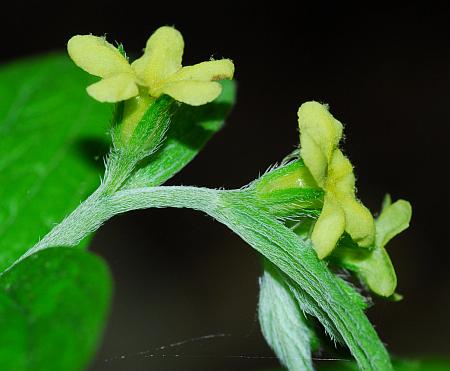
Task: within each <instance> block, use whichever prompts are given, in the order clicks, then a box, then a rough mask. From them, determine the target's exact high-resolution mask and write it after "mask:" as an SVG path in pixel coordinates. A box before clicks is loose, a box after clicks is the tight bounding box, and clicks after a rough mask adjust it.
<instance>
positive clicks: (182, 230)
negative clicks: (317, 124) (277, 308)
mask: <svg viewBox="0 0 450 371" xmlns="http://www.w3.org/2000/svg"><path fill="white" fill-rule="evenodd" d="M244 3H245V2H244V1H242V2H241V3H240V4H233V3H231V2H229V3H228V2H209V3H205V4H195V5H187V4H186V3H184V5H179V4H177V3H174V2H168V1H166V2H164V1H160V2H151V1H148V2H146V4H140V3H139V2H131V1H123V2H121V3H120V5H116V6H115V5H112V4H110V3H106V2H105V3H101V2H94V1H92V2H90V3H87V2H85V3H83V2H77V3H73V4H66V3H60V4H57V5H50V4H46V3H42V2H39V3H38V2H36V3H33V2H29V3H20V4H17V5H16V6H15V7H14V9H13V8H11V9H8V10H6V9H3V10H2V21H1V24H0V27H1V34H2V39H1V46H0V49H1V51H0V53H1V62H7V61H10V60H13V59H15V58H18V57H22V56H29V55H34V54H37V53H42V52H46V51H50V50H55V49H63V48H64V46H65V43H66V42H67V40H68V39H69V38H70V37H71V36H72V35H74V34H85V33H93V34H96V35H102V34H106V35H107V37H108V39H109V40H110V41H114V40H117V41H120V42H122V43H123V44H124V45H125V47H126V49H127V50H128V51H129V52H134V53H139V51H140V50H141V48H142V47H143V46H144V45H145V41H146V39H147V37H148V36H149V35H150V34H151V33H152V32H153V31H154V30H155V29H156V28H157V27H159V26H160V25H165V24H167V25H175V26H176V27H177V28H178V29H179V30H180V31H181V32H182V33H183V35H184V38H185V42H186V49H185V58H184V62H185V64H186V65H187V64H192V63H196V62H200V61H203V60H206V59H208V58H209V57H210V56H214V57H216V58H220V57H229V58H232V59H233V60H234V62H235V64H236V80H237V81H238V83H239V91H238V103H237V105H236V108H235V110H234V111H233V113H232V115H231V116H230V118H229V120H228V123H227V126H226V127H225V129H224V130H223V131H222V132H221V133H219V134H218V135H217V136H216V137H215V138H214V139H213V140H212V141H211V142H210V143H209V144H208V146H207V148H206V149H205V150H204V151H203V152H202V153H201V154H200V155H199V156H198V158H197V159H196V160H195V161H194V162H193V163H192V164H190V165H189V166H188V167H187V168H186V169H184V170H183V171H182V172H181V173H180V174H178V175H177V176H176V177H175V178H173V179H172V180H171V181H170V183H171V184H184V185H197V186H208V187H225V188H235V187H240V186H242V185H244V184H246V183H247V182H249V181H251V180H252V179H254V178H255V177H257V176H258V174H259V173H261V172H263V171H264V170H265V169H266V168H267V167H269V166H270V165H271V164H273V163H275V162H277V161H279V160H281V159H282V158H283V156H284V155H286V154H287V153H289V152H290V151H291V150H292V149H293V148H294V147H295V146H296V145H297V144H298V134H297V129H296V128H297V123H296V112H297V108H298V106H299V105H300V104H301V103H302V102H304V101H306V100H311V99H315V100H319V101H322V102H327V103H329V104H330V106H331V111H332V113H333V114H334V115H335V116H336V117H337V118H339V119H340V120H341V121H343V122H344V123H345V124H346V136H347V140H346V142H345V147H344V148H345V152H346V153H347V154H348V155H349V156H350V158H351V159H352V162H353V163H354V165H355V167H356V171H357V175H358V190H359V196H360V198H361V199H362V200H363V201H364V202H365V203H366V204H367V205H368V206H369V207H370V208H371V210H372V211H374V212H375V211H377V210H378V208H379V204H380V202H381V200H382V197H383V195H384V194H385V193H386V192H390V193H391V195H392V196H393V198H394V199H396V198H405V199H407V200H409V201H411V203H412V205H413V212H414V214H413V221H412V225H411V228H410V229H409V230H408V231H407V232H406V233H404V234H402V235H401V236H400V237H397V238H396V239H395V240H394V241H393V242H391V244H390V246H389V251H390V253H391V256H392V258H393V261H394V263H395V265H396V267H397V274H398V276H399V288H398V289H399V292H400V293H402V294H403V295H404V296H405V299H404V300H403V301H402V302H400V303H385V302H382V301H377V303H376V306H375V307H374V308H372V309H370V310H369V316H370V317H371V319H372V320H373V321H374V323H375V324H376V327H377V330H378V331H379V333H380V336H381V337H382V339H383V340H384V341H385V342H386V343H387V345H388V347H389V350H390V351H391V352H392V353H393V354H396V355H399V356H412V357H418V356H422V355H438V356H446V355H450V322H449V321H448V315H449V311H450V295H449V291H450V275H449V274H448V260H449V257H450V254H449V246H448V235H449V232H448V231H449V227H448V220H447V216H448V207H449V203H448V200H447V199H448V188H449V185H448V172H449V170H448V160H449V148H448V147H449V145H450V143H449V133H450V129H449V124H450V117H449V116H450V114H449V109H448V105H449V104H448V98H449V83H450V70H449V69H450V58H449V57H450V48H449V35H450V33H449V20H450V11H449V9H448V8H447V6H446V5H442V4H444V3H442V4H439V3H433V4H431V3H427V5H421V6H417V5H411V4H410V5H407V6H404V7H397V8H392V6H389V7H382V6H370V5H366V6H365V7H353V6H349V5H348V6H344V7H343V6H342V5H332V4H327V3H324V2H315V3H314V4H312V3H310V2H308V3H302V2H299V3H298V4H297V6H296V7H295V8H294V6H292V5H291V6H287V5H286V4H285V3H283V2H281V1H280V2H274V3H271V4H276V5H263V3H262V2H261V3H259V4H255V5H250V4H248V5H243V4H244ZM424 4H425V3H424ZM2 6H3V5H2ZM55 78H56V77H55ZM92 248H93V250H94V251H95V252H96V253H98V254H100V255H102V256H103V257H105V259H106V260H107V261H108V263H109V264H110V266H111V269H112V272H113V274H114V278H115V298H114V305H113V308H112V312H111V316H110V319H109V323H108V327H107V330H106V333H105V338H104V342H103V345H102V347H101V349H100V351H99V354H98V356H97V359H96V361H95V362H94V364H93V367H92V370H230V369H235V370H261V369H264V368H265V367H271V366H275V365H276V360H274V359H272V358H270V357H271V353H270V350H269V349H268V348H267V347H266V345H265V344H264V342H263V341H262V339H261V335H260V333H259V329H258V324H257V322H256V317H255V316H256V301H257V292H258V274H259V272H260V267H259V261H258V256H257V254H256V253H255V252H253V251H252V250H251V248H250V247H248V246H247V245H246V244H245V243H243V242H242V241H241V240H239V238H237V237H236V236H234V235H233V234H232V233H231V232H230V231H228V230H227V229H226V228H225V227H223V226H221V225H219V224H218V223H216V222H213V221H212V220H211V219H210V218H208V217H205V216H203V215H201V214H199V213H195V212H193V211H190V210H147V211H140V212H134V213H129V214H127V215H124V216H120V217H116V218H114V219H113V220H111V221H110V222H108V223H107V224H106V225H105V226H104V227H103V228H101V230H100V231H99V232H98V233H97V235H96V237H95V239H94V243H93V245H92ZM211 334H225V335H226V336H217V337H212V338H208V339H204V340H199V341H192V342H188V343H187V344H183V345H179V346H173V347H169V348H166V349H160V350H158V349H157V348H159V347H161V346H164V345H168V344H172V343H177V342H179V341H184V340H187V341H189V340H190V339H194V338H196V337H201V336H205V335H211ZM68 336H70V334H68ZM141 352H143V353H141ZM151 354H153V355H154V356H153V357H150V355H151ZM176 354H178V355H180V357H175V356H174V355H176ZM164 355H165V356H164ZM121 356H124V357H122V358H121ZM235 356H239V357H235ZM324 356H328V354H325V355H324ZM267 357H268V358H267ZM321 362H329V361H321Z"/></svg>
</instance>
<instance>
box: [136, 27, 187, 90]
mask: <svg viewBox="0 0 450 371" xmlns="http://www.w3.org/2000/svg"><path fill="white" fill-rule="evenodd" d="M183 49H184V41H183V36H182V35H181V33H180V32H178V31H177V30H176V29H175V28H173V27H167V26H164V27H160V28H158V29H157V30H156V31H155V32H154V33H153V34H152V36H150V38H149V39H148V41H147V46H146V48H145V52H144V55H143V56H142V57H141V58H139V59H137V60H135V61H134V62H133V63H132V64H131V66H132V68H133V69H134V71H135V72H136V74H137V76H138V78H139V79H140V80H142V83H143V85H145V86H148V87H156V86H157V85H158V84H160V83H161V82H162V81H164V80H166V79H167V78H168V77H169V76H170V75H172V74H174V73H175V72H177V71H178V70H179V69H180V68H181V59H182V57H183Z"/></svg>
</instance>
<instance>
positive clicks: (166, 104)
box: [113, 95, 177, 153]
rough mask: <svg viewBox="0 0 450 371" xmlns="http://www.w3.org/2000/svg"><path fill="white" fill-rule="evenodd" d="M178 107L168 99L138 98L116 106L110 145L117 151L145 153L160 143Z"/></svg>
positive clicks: (166, 96) (146, 96)
mask: <svg viewBox="0 0 450 371" xmlns="http://www.w3.org/2000/svg"><path fill="white" fill-rule="evenodd" d="M176 106H177V104H176V102H175V101H174V100H173V99H172V98H171V97H169V96H168V95H162V96H161V97H159V98H156V99H155V98H152V97H150V96H148V95H138V96H136V97H134V98H131V99H129V100H127V101H125V102H121V103H118V104H117V105H116V113H115V117H114V120H113V142H114V146H115V148H116V149H127V150H130V151H132V152H137V153H139V152H143V153H148V152H149V151H150V152H151V151H153V150H154V149H155V148H156V147H157V146H158V145H159V144H160V143H161V142H162V140H163V138H164V134H165V133H166V131H167V129H168V127H169V124H170V121H171V117H172V115H173V113H174V111H175V109H174V108H175V107H176Z"/></svg>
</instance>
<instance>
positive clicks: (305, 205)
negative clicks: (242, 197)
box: [254, 160, 323, 217]
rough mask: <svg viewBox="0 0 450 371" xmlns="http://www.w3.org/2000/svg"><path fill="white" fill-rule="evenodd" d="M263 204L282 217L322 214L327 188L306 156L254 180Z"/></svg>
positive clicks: (255, 188) (260, 202)
mask: <svg viewBox="0 0 450 371" xmlns="http://www.w3.org/2000/svg"><path fill="white" fill-rule="evenodd" d="M254 191H255V196H256V199H257V200H258V202H259V204H260V205H261V206H262V207H264V208H265V209H266V210H268V211H269V212H270V213H271V214H273V215H275V216H278V217H299V216H306V215H312V216H316V215H318V213H319V211H320V209H321V208H322V204H323V191H322V190H321V189H320V188H319V187H318V185H317V183H316V182H315V181H314V179H313V177H312V176H311V173H310V172H309V170H308V169H307V168H306V167H305V165H304V163H303V161H302V160H295V161H293V162H290V163H288V164H286V165H282V166H280V167H278V168H276V169H274V170H272V171H270V172H268V173H267V174H265V175H263V176H262V177H261V178H260V179H258V181H257V182H256V183H254Z"/></svg>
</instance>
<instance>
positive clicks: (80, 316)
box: [0, 248, 111, 371]
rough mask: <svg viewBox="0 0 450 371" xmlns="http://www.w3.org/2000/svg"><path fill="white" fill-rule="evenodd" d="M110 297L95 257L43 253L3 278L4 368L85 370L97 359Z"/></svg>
mask: <svg viewBox="0 0 450 371" xmlns="http://www.w3.org/2000/svg"><path fill="white" fill-rule="evenodd" d="M110 298H111V277H110V274H109V271H108V269H107V267H106V265H105V263H104V262H103V261H102V260H101V259H99V258H98V257H96V256H95V255H93V254H90V253H87V252H84V251H80V250H76V249H68V248H57V249H56V248H50V249H47V250H43V251H41V252H39V253H37V254H35V255H33V256H31V257H29V258H27V259H25V260H23V261H22V262H20V263H19V264H17V265H16V266H15V267H14V268H13V269H11V270H10V271H8V272H7V273H5V274H4V275H3V276H2V277H1V278H0V369H1V370H3V371H41V370H42V371H53V370H55V371H56V370H58V371H59V370H65V371H71V370H80V369H83V368H84V367H86V365H87V363H88V361H89V359H90V358H91V357H92V355H93V353H94V351H95V349H96V347H97V344H98V341H99V335H100V334H101V330H102V328H103V325H104V322H105V317H106V313H107V309H108V306H109V302H110Z"/></svg>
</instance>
